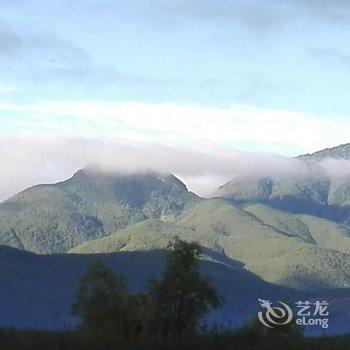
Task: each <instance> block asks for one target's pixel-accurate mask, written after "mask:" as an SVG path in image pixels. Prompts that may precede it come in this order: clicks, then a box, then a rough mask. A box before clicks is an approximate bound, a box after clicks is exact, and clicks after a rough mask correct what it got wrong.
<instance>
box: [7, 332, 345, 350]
mask: <svg viewBox="0 0 350 350" xmlns="http://www.w3.org/2000/svg"><path fill="white" fill-rule="evenodd" d="M349 347H350V337H349V336H343V337H330V338H295V339H290V338H288V339H283V338H281V337H274V336H270V337H265V338H257V337H254V336H249V335H248V334H247V333H245V332H227V331H212V332H206V333H203V334H200V335H197V336H191V337H182V338H168V339H164V338H162V337H158V336H144V337H143V336H142V337H138V338H132V339H124V338H122V337H120V336H118V335H114V334H105V333H104V334H102V333H101V334H99V333H96V332H86V331H78V330H75V331H51V332H50V331H40V330H35V331H33V330H15V329H0V349H6V350H61V349H62V350H71V349H72V350H73V349H74V350H95V349H96V350H99V349H104V350H109V349H110V350H114V349H118V350H124V349H125V350H136V349H137V350H148V349H152V350H178V349H181V350H196V349H200V350H229V349H230V350H232V349H236V350H270V349H283V350H346V349H349Z"/></svg>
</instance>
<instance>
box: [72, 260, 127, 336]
mask: <svg viewBox="0 0 350 350" xmlns="http://www.w3.org/2000/svg"><path fill="white" fill-rule="evenodd" d="M126 290H127V287H126V281H125V279H124V278H123V277H122V276H120V275H118V274H117V273H115V272H113V270H112V269H111V268H109V267H108V266H106V265H105V264H104V263H103V262H102V261H101V260H99V259H94V260H93V261H92V262H91V265H90V266H89V269H88V271H87V273H86V274H85V275H84V276H82V277H81V279H80V282H79V290H78V294H77V297H76V300H75V302H74V304H73V308H72V312H73V315H75V316H77V317H78V318H79V319H80V320H81V323H82V326H83V327H85V328H98V329H105V328H111V329H114V330H120V329H121V328H122V323H123V307H124V300H125V295H126Z"/></svg>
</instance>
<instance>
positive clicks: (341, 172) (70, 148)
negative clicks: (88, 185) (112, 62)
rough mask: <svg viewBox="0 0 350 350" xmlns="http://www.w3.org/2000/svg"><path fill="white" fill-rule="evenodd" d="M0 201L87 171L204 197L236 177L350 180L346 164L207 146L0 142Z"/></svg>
mask: <svg viewBox="0 0 350 350" xmlns="http://www.w3.org/2000/svg"><path fill="white" fill-rule="evenodd" d="M0 157H1V171H0V200H4V199H6V198H8V197H10V196H12V195H14V194H15V193H17V192H19V191H21V190H24V189H25V188H27V187H30V186H33V185H36V184H40V183H54V182H58V181H62V180H65V179H67V178H68V177H70V176H72V175H73V174H74V172H75V171H77V170H78V169H80V168H83V167H85V166H87V165H90V166H95V167H98V168H99V169H103V170H104V171H112V172H120V173H126V174H127V173H135V172H146V171H156V172H160V173H173V174H175V175H176V176H177V177H179V178H180V179H181V180H182V181H183V182H184V183H185V184H186V185H187V186H188V188H189V189H190V190H191V191H193V192H195V193H197V194H199V195H201V196H206V195H208V194H209V193H211V192H212V191H213V190H215V189H216V188H217V187H218V186H220V185H222V184H223V183H225V182H226V181H228V180H230V179H232V178H234V177H236V176H254V177H256V176H259V177H260V176H265V177H271V178H276V177H278V178H280V177H283V176H288V177H290V176H309V175H313V172H315V175H316V173H317V174H318V175H319V174H320V171H321V173H326V174H329V175H331V176H349V175H350V162H349V161H345V160H341V161H335V160H326V161H324V162H322V164H321V165H320V166H318V167H317V170H315V167H310V166H308V165H306V164H305V163H303V162H302V161H300V160H297V159H294V158H285V157H281V156H277V155H273V154H266V153H248V152H240V151H236V150H232V149H229V148H218V147H214V146H213V145H208V144H203V145H200V144H197V145H189V146H188V147H186V148H185V147H175V146H173V147H167V146H164V145H160V144H149V143H148V144H146V143H130V142H126V141H123V140H121V139H107V138H106V139H87V138H81V137H36V136H23V137H3V138H2V139H1V140H0Z"/></svg>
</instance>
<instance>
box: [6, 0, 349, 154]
mask: <svg viewBox="0 0 350 350" xmlns="http://www.w3.org/2000/svg"><path fill="white" fill-rule="evenodd" d="M0 6H1V10H0V133H1V134H0V135H3V136H4V135H6V136H8V135H44V134H45V135H60V136H61V135H70V136H72V135H76V136H79V137H88V138H97V139H98V138H102V137H113V138H121V139H123V140H130V141H133V142H134V141H142V142H148V143H161V144H165V145H169V144H171V145H181V146H188V147H191V146H192V147H197V146H198V145H203V144H211V145H215V146H218V147H224V148H230V149H231V148H232V149H241V150H249V151H266V152H274V153H278V154H282V155H287V156H291V155H296V154H299V153H304V152H311V151H315V150H318V149H320V148H324V147H330V146H335V145H337V144H340V143H345V142H348V141H349V138H348V135H350V116H349V111H350V98H349V91H350V89H349V88H350V79H349V76H350V43H349V37H350V3H349V2H348V1H345V0H344V1H343V0H308V1H302V0H300V1H298V0H289V1H288V0H285V1H281V0H279V1H277V0H276V1H268V0H266V1H252V0H250V1H239V0H237V1H235V0H231V1H226V0H217V1H206V0H202V1H195V0H187V1H171V0H168V1H162V0H158V1H156V0H135V1H117V0H115V1H107V0H101V1H92V0H74V1H67V0H61V1H58V0H51V1H46V2H43V1H38V0H31V1H25V0H2V1H0Z"/></svg>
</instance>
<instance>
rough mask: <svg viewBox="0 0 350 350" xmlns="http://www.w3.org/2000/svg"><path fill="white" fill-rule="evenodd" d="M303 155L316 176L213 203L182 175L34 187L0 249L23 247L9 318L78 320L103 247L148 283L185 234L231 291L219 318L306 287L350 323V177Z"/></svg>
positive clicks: (241, 191)
mask: <svg viewBox="0 0 350 350" xmlns="http://www.w3.org/2000/svg"><path fill="white" fill-rule="evenodd" d="M342 147H345V148H346V146H342ZM338 151H339V150H338ZM338 151H337V152H338ZM325 152H326V153H327V152H328V153H329V151H325ZM337 152H336V153H337ZM345 153H346V152H345V151H344V152H338V153H337V154H338V155H339V154H340V155H342V157H345ZM310 157H311V156H310ZM317 157H318V156H317ZM339 157H340V156H339ZM311 158H312V157H311ZM301 161H302V162H306V163H307V166H308V167H310V169H313V170H314V171H310V172H309V173H307V174H305V175H303V176H299V177H296V176H284V177H280V178H264V177H258V176H256V177H254V176H250V177H238V178H234V179H232V180H231V181H229V182H227V183H226V184H224V185H223V186H221V187H219V188H218V189H217V190H216V192H215V193H214V198H211V199H204V198H200V197H198V196H196V195H195V194H193V193H191V192H189V191H188V190H187V188H186V186H185V185H184V184H183V183H182V182H181V181H180V180H178V179H177V178H176V177H175V176H174V175H171V174H157V173H154V172H146V173H138V174H122V173H115V172H108V171H102V170H98V169H94V168H91V167H87V168H85V169H82V170H79V171H78V172H77V173H76V174H75V175H74V176H73V177H72V178H70V179H68V180H66V181H63V182H60V183H57V184H51V185H38V186H34V187H32V188H29V189H27V190H24V191H23V192H21V193H19V194H17V195H15V196H14V197H12V198H10V199H8V200H7V201H5V202H3V203H1V204H0V244H3V245H6V246H11V247H13V248H9V247H5V246H3V247H1V246H0V310H1V313H0V324H1V322H2V324H3V325H7V326H11V325H16V326H18V325H20V326H23V327H27V326H28V327H32V326H40V327H41V326H43V327H49V328H53V327H58V326H62V325H63V326H64V325H65V324H68V325H69V324H70V322H72V320H71V319H70V318H69V306H70V304H71V302H72V300H73V297H74V291H75V288H76V281H77V279H78V277H79V276H80V275H81V274H82V273H83V272H84V270H85V268H86V266H87V264H88V262H89V261H90V260H91V258H92V257H93V256H95V254H98V255H99V256H100V257H102V258H103V259H105V260H106V262H108V263H109V264H110V265H111V266H112V267H113V268H114V269H116V270H119V271H121V272H122V273H124V274H125V275H126V277H127V278H128V280H129V283H130V288H131V290H133V291H137V290H143V289H144V288H145V286H146V281H147V279H148V278H149V277H150V276H152V275H154V274H159V273H160V271H161V269H162V266H163V265H164V261H163V249H164V248H165V247H166V245H167V244H168V242H169V240H171V239H172V238H173V237H174V236H179V237H180V238H182V239H184V240H194V241H197V242H199V243H200V244H201V246H202V247H203V249H204V256H203V259H202V262H201V263H202V268H203V271H206V272H208V273H209V275H210V276H211V277H212V279H213V280H214V281H215V283H216V285H217V287H218V288H220V290H222V291H223V292H225V294H226V295H227V300H228V301H227V304H225V307H224V308H223V309H221V310H219V311H218V312H217V313H214V314H212V315H211V316H210V317H211V320H215V321H218V322H221V324H222V322H224V323H225V322H228V320H233V321H232V322H235V323H240V322H242V321H243V320H245V319H247V317H249V316H251V315H252V314H254V312H255V311H256V299H257V298H258V297H263V298H268V299H274V298H282V299H286V298H290V299H291V300H292V299H293V295H295V294H298V295H299V296H300V295H301V296H303V297H305V298H306V297H307V296H315V295H318V296H319V297H320V296H324V298H325V300H328V299H331V300H332V302H334V305H335V306H334V307H335V310H336V312H337V314H336V317H338V319H341V320H342V322H343V321H344V320H346V322H345V324H350V322H349V320H350V310H349V308H350V307H349V303H348V301H349V298H350V289H349V288H350V179H348V178H347V177H343V178H334V177H332V176H328V175H327V174H326V173H324V172H322V171H319V169H320V167H319V165H318V161H312V162H309V161H308V160H303V159H302V160H301ZM311 163H312V164H311ZM14 248H17V249H14ZM28 251H30V252H33V253H30V252H28ZM34 253H40V254H42V253H45V254H48V255H38V254H34ZM52 253H55V254H52ZM57 253H59V254H57ZM293 300H294V299H293ZM322 300H323V299H322ZM346 303H347V304H346ZM345 304H346V305H347V306H344V305H345ZM232 310H235V312H237V314H235V315H234V316H232ZM338 329H343V328H341V327H340V326H338Z"/></svg>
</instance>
